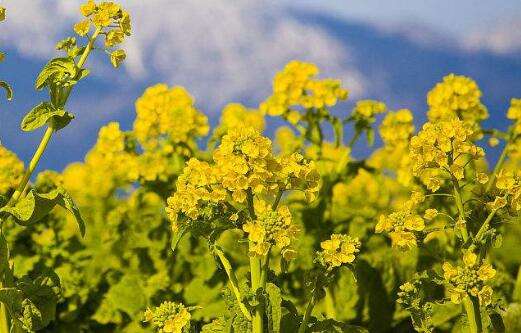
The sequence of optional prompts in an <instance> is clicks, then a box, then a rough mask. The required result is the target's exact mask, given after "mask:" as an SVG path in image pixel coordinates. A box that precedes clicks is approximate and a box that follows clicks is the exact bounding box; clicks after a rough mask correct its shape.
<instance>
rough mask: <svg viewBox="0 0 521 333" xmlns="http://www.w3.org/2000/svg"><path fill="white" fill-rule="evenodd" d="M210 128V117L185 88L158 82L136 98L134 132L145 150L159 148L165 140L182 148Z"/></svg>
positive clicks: (203, 134) (206, 132)
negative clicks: (195, 104)
mask: <svg viewBox="0 0 521 333" xmlns="http://www.w3.org/2000/svg"><path fill="white" fill-rule="evenodd" d="M208 131H209V126H208V119H207V117H206V116H205V115H204V114H203V113H201V112H200V111H199V110H197V109H196V108H195V106H194V99H193V98H192V96H190V94H189V93H188V92H187V91H186V90H185V89H184V88H182V87H179V86H176V87H173V88H168V86H167V85H165V84H157V85H155V86H152V87H149V88H147V89H146V90H145V92H144V94H143V95H142V96H141V97H140V98H138V100H137V101H136V120H135V121H134V133H135V135H136V138H137V139H138V141H139V143H140V144H141V145H142V146H143V147H144V148H145V150H148V149H150V150H152V149H156V148H158V147H159V146H160V145H161V144H162V143H164V142H163V141H166V142H167V143H170V142H171V143H174V144H177V145H180V146H181V147H178V148H179V149H181V148H183V146H186V145H188V146H190V145H192V143H193V140H194V139H195V138H197V137H201V136H205V135H206V134H208ZM176 148H177V147H176Z"/></svg>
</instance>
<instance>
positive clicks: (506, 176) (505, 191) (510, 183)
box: [490, 169, 521, 211]
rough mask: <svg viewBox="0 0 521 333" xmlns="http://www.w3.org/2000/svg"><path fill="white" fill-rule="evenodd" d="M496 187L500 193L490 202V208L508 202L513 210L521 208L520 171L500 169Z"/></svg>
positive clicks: (502, 205)
mask: <svg viewBox="0 0 521 333" xmlns="http://www.w3.org/2000/svg"><path fill="white" fill-rule="evenodd" d="M496 188H497V189H498V190H499V193H500V195H499V196H498V197H496V198H495V200H494V202H491V203H490V205H491V208H492V209H496V210H497V209H500V208H503V207H504V206H506V205H507V204H509V205H510V208H512V209H513V210H514V211H519V210H521V172H519V171H517V172H514V171H509V170H505V169H503V170H501V171H500V172H499V173H498V175H497V178H496Z"/></svg>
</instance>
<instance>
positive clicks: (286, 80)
mask: <svg viewBox="0 0 521 333" xmlns="http://www.w3.org/2000/svg"><path fill="white" fill-rule="evenodd" d="M317 74H318V68H317V66H315V65H313V64H311V63H305V62H300V61H291V62H290V63H288V64H287V65H286V66H285V67H284V69H283V70H282V71H281V72H279V73H277V74H276V75H275V79H274V80H273V94H272V95H271V96H270V97H269V98H268V99H267V100H266V101H264V102H263V103H262V104H261V105H260V110H261V111H262V112H263V113H266V114H269V115H271V116H284V117H286V118H287V119H288V120H290V121H291V123H296V122H298V119H299V118H300V115H299V113H298V112H294V111H295V110H294V109H292V108H295V107H302V108H304V109H311V108H315V109H321V108H324V107H328V106H333V105H335V104H336V103H337V101H338V100H345V99H346V98H347V90H345V89H344V88H342V84H341V82H340V81H339V80H333V79H322V80H319V79H317V78H316V75H317ZM292 111H293V112H292Z"/></svg>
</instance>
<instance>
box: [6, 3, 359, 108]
mask: <svg viewBox="0 0 521 333" xmlns="http://www.w3.org/2000/svg"><path fill="white" fill-rule="evenodd" d="M3 3H4V5H5V6H6V7H7V8H8V21H7V22H6V27H7V28H6V30H7V31H6V32H4V33H2V36H1V37H0V39H1V40H2V41H3V42H5V43H6V44H8V45H14V47H15V48H16V49H17V50H18V51H19V52H20V53H21V54H23V55H25V56H29V57H37V58H42V59H43V58H48V57H49V56H50V55H52V54H53V52H54V51H53V45H54V43H55V42H56V41H57V40H59V39H60V38H62V37H64V36H66V35H67V33H68V32H69V31H71V25H72V23H73V22H74V20H78V19H79V14H78V12H77V8H78V6H79V4H80V2H79V1H72V0H7V1H4V2H3ZM121 3H122V4H123V5H124V6H125V7H126V8H127V9H128V10H129V11H130V13H131V15H132V19H133V28H134V35H133V36H132V37H130V38H129V40H128V42H127V43H126V45H125V48H126V50H127V53H128V58H127V61H126V64H125V66H126V70H127V72H128V74H130V76H131V78H132V81H130V82H125V83H124V84H127V85H133V84H140V83H142V82H145V81H146V82H152V81H157V82H167V83H169V84H181V85H185V86H187V88H188V89H189V90H190V91H192V92H193V94H194V95H195V96H196V97H197V98H198V100H199V102H200V103H201V104H203V105H221V104H222V103H224V102H226V101H233V100H237V99H239V98H245V97H246V98H251V99H253V100H259V99H260V98H262V97H263V96H265V95H266V94H267V93H268V90H269V85H270V83H271V77H272V76H273V74H274V72H275V71H276V70H279V69H280V68H282V67H283V65H284V64H285V63H286V62H288V61H289V60H291V59H302V60H306V61H312V62H315V63H317V64H318V65H319V66H320V67H321V68H322V69H323V73H324V75H328V76H334V77H340V78H342V79H343V80H344V81H345V85H346V86H347V87H348V88H349V89H350V90H351V91H352V95H355V96H356V95H357V94H358V93H360V92H362V91H363V89H364V85H365V82H364V78H363V76H362V75H361V74H360V73H359V72H358V71H357V70H356V69H354V66H353V65H352V64H351V63H350V61H349V50H346V49H345V47H344V46H343V45H341V44H340V43H339V42H338V41H337V40H335V39H334V38H332V37H330V36H329V35H328V34H327V32H325V31H323V30H321V29H320V28H318V27H316V26H307V25H306V24H305V23H304V22H302V21H299V20H296V19H294V18H292V17H291V15H289V14H288V12H287V10H286V8H284V7H282V6H280V5H277V4H276V3H275V2H271V1H254V0H241V1H228V0H210V1H208V0H204V1H203V0H176V1H170V0H148V1H144V0H139V1H138V0H133V1H130V0H128V1H121ZM96 65H98V64H96ZM105 68H106V67H105ZM95 72H96V71H95ZM99 72H100V71H99V70H98V73H99ZM103 73H104V70H102V71H101V75H104V74H103Z"/></svg>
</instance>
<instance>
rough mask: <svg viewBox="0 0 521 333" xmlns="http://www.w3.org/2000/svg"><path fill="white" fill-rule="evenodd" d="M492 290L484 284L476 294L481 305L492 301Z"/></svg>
mask: <svg viewBox="0 0 521 333" xmlns="http://www.w3.org/2000/svg"><path fill="white" fill-rule="evenodd" d="M493 293H494V291H493V290H492V288H491V287H490V286H484V287H483V288H482V289H481V290H480V291H479V294H478V297H479V302H480V304H481V305H485V306H486V305H489V304H490V303H491V302H492V294H493Z"/></svg>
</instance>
